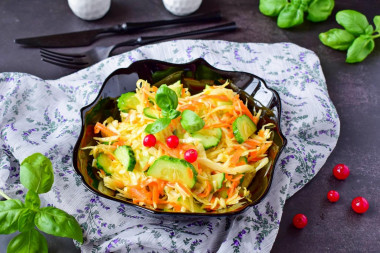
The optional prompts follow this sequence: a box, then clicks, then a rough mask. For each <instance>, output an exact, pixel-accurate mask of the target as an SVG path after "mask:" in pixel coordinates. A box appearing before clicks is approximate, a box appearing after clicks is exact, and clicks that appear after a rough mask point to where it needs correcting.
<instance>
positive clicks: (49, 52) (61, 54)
mask: <svg viewBox="0 0 380 253" xmlns="http://www.w3.org/2000/svg"><path fill="white" fill-rule="evenodd" d="M42 51H43V52H45V53H48V54H52V55H60V56H66V57H74V58H80V57H85V56H86V55H84V54H64V53H59V52H55V51H51V50H47V49H46V48H40V52H42Z"/></svg>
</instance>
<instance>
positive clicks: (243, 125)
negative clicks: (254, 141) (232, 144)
mask: <svg viewBox="0 0 380 253" xmlns="http://www.w3.org/2000/svg"><path fill="white" fill-rule="evenodd" d="M232 130H233V132H234V135H235V139H236V140H237V142H239V143H243V142H245V141H246V140H247V139H248V138H249V136H251V135H252V134H254V133H255V132H256V130H257V126H256V124H255V123H253V121H252V120H251V119H250V118H249V117H248V116H247V115H242V116H239V117H238V118H237V119H235V121H234V123H232Z"/></svg>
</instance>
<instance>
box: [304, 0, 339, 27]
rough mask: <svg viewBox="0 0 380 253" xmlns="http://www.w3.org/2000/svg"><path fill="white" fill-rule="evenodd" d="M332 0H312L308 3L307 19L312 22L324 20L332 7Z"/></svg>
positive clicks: (333, 3) (333, 2)
mask: <svg viewBox="0 0 380 253" xmlns="http://www.w3.org/2000/svg"><path fill="white" fill-rule="evenodd" d="M334 5H335V1H334V0H314V1H312V2H311V3H310V5H309V7H308V9H307V12H308V15H307V19H308V20H310V21H312V22H321V21H324V20H326V19H327V18H328V17H329V16H330V15H331V12H332V10H333V9H334Z"/></svg>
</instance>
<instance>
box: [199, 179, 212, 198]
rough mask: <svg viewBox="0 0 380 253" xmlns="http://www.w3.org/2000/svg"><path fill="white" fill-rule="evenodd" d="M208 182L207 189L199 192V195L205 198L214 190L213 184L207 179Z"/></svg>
mask: <svg viewBox="0 0 380 253" xmlns="http://www.w3.org/2000/svg"><path fill="white" fill-rule="evenodd" d="M206 183H207V186H206V189H205V190H204V191H203V192H202V193H200V194H198V196H199V197H201V198H204V197H207V196H208V195H210V192H211V190H212V185H211V184H210V182H209V181H206Z"/></svg>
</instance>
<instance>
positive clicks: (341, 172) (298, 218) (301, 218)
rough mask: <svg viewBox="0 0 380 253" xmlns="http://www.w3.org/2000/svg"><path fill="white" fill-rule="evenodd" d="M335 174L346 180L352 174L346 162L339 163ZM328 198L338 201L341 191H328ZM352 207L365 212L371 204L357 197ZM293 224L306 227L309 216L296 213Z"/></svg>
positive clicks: (359, 211)
mask: <svg viewBox="0 0 380 253" xmlns="http://www.w3.org/2000/svg"><path fill="white" fill-rule="evenodd" d="M333 175H334V177H335V178H336V179H339V180H345V179H346V178H347V177H348V176H349V175H350V170H349V169H348V167H347V166H346V165H344V164H337V165H335V167H334V169H333ZM327 199H328V200H329V201H330V202H337V201H338V200H339V192H337V191H334V190H331V191H329V192H328V193H327ZM351 207H352V209H353V210H354V211H355V212H356V213H365V212H366V211H367V210H368V208H369V204H368V201H367V200H366V199H365V198H363V197H356V198H354V199H353V200H352V202H351ZM293 225H294V226H295V227H296V228H304V227H305V226H306V225H307V217H306V216H305V215H304V214H301V213H299V214H296V215H295V216H294V218H293Z"/></svg>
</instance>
